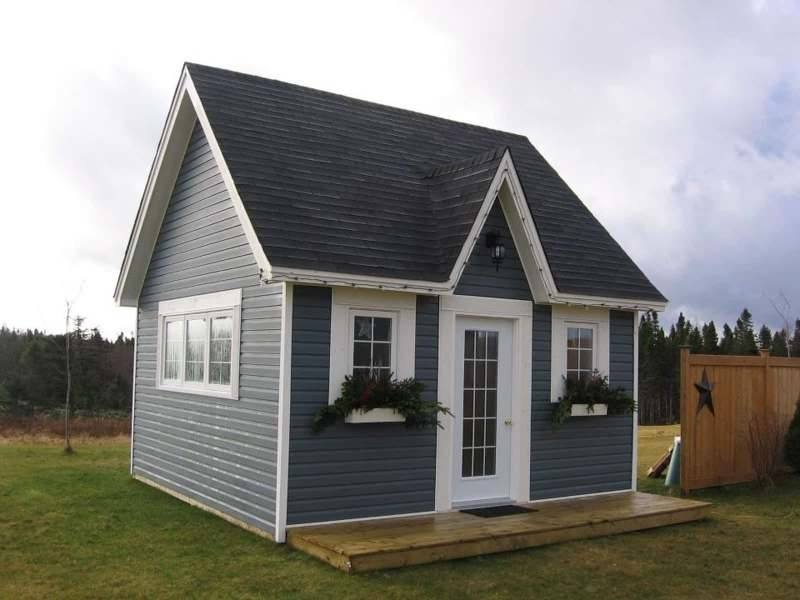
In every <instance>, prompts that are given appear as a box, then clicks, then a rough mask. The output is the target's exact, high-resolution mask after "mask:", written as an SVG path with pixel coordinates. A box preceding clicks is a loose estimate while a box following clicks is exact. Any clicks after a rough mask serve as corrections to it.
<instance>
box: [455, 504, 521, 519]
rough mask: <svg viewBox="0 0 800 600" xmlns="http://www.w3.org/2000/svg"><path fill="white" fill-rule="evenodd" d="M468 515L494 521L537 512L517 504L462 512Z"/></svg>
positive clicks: (468, 509) (467, 509) (466, 509)
mask: <svg viewBox="0 0 800 600" xmlns="http://www.w3.org/2000/svg"><path fill="white" fill-rule="evenodd" d="M461 512H462V513H464V514H467V515H473V516H475V517H481V518H483V519H493V518H494V517H507V516H509V515H519V514H522V513H528V512H536V509H535V508H526V507H524V506H518V505H516V504H504V505H503V506H483V507H481V508H465V509H464V510H462V511H461Z"/></svg>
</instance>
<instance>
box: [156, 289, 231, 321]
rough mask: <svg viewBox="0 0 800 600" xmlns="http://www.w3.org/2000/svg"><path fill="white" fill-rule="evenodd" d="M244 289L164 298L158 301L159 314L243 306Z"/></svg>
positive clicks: (166, 314)
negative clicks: (173, 298) (171, 298)
mask: <svg viewBox="0 0 800 600" xmlns="http://www.w3.org/2000/svg"><path fill="white" fill-rule="evenodd" d="M241 304H242V290H241V288H238V289H235V290H226V291H224V292H214V293H212V294H202V295H199V296H188V297H186V298H176V299H175V300H162V301H161V302H159V303H158V314H159V316H161V315H165V316H168V315H175V314H186V313H193V312H206V311H209V310H223V309H226V308H233V307H236V306H241Z"/></svg>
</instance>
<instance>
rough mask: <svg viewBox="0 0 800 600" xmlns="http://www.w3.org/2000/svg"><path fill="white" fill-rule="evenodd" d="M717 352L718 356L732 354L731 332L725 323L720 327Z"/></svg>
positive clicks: (732, 341)
mask: <svg viewBox="0 0 800 600" xmlns="http://www.w3.org/2000/svg"><path fill="white" fill-rule="evenodd" d="M719 352H720V354H733V353H734V340H733V331H732V330H731V328H730V326H729V325H728V324H727V323H725V324H724V325H723V326H722V339H721V340H720V342H719Z"/></svg>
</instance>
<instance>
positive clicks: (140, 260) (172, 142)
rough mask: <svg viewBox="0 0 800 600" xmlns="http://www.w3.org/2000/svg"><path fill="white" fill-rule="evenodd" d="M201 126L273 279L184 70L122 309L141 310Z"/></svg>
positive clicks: (138, 228)
mask: <svg viewBox="0 0 800 600" xmlns="http://www.w3.org/2000/svg"><path fill="white" fill-rule="evenodd" d="M195 122H199V123H200V125H201V127H202V128H203V133H204V134H205V136H206V139H207V140H208V145H209V147H210V148H211V153H212V155H213V156H214V160H215V161H216V163H217V167H218V168H219V170H220V173H221V175H222V179H223V181H224V182H225V186H226V188H227V190H228V194H229V195H230V198H231V202H232V204H233V207H234V209H235V211H236V214H237V216H238V217H239V222H240V223H241V226H242V229H243V230H244V232H245V237H246V238H247V241H248V243H249V245H250V250H251V251H252V253H253V256H254V257H255V259H256V262H257V264H258V266H259V267H260V268H261V270H262V273H263V277H264V278H266V279H269V277H270V272H271V265H270V263H269V261H268V260H267V256H266V254H265V253H264V248H263V246H262V245H261V243H260V242H259V241H258V237H257V236H256V233H255V230H254V229H253V224H252V222H251V221H250V217H249V216H248V215H247V211H246V210H245V208H244V205H243V204H242V199H241V197H240V196H239V192H238V191H237V189H236V185H235V184H234V181H233V177H232V176H231V173H230V170H229V169H228V165H227V163H226V162H225V157H224V156H223V155H222V152H221V150H220V148H219V144H218V143H217V139H216V137H215V135H214V131H213V130H212V128H211V125H210V123H209V121H208V117H207V116H206V113H205V109H204V108H203V104H202V102H201V101H200V98H199V96H198V94H197V90H196V89H195V87H194V83H193V82H192V79H191V76H190V75H189V71H188V69H187V68H186V67H184V69H183V71H182V72H181V76H180V78H179V80H178V86H177V88H176V90H175V94H174V96H173V98H172V103H171V104H170V109H169V113H168V114H167V120H166V123H165V124H164V129H163V130H162V132H161V137H160V139H159V142H158V147H157V149H156V155H155V158H154V159H153V164H152V166H151V168H150V173H149V174H148V176H147V182H146V184H145V189H144V193H143V194H142V199H141V201H140V203H139V209H138V211H137V213H136V220H135V221H134V225H133V230H132V232H131V236H130V239H129V241H128V246H127V248H126V251H125V257H124V258H123V261H122V267H121V269H120V272H119V276H118V278H117V285H116V288H115V290H114V299H115V301H116V303H117V304H118V305H120V306H135V304H136V302H137V300H138V297H139V293H140V292H141V288H142V285H143V283H144V278H145V275H146V272H147V267H148V265H149V263H150V259H151V257H152V254H153V249H154V248H155V244H156V241H157V239H158V232H159V230H160V229H161V223H162V221H163V220H164V215H165V213H166V210H167V207H168V206H169V201H170V198H171V196H172V191H173V188H174V187H175V180H176V178H177V176H178V172H179V171H180V168H181V165H182V164H183V158H184V155H185V154H186V148H187V146H188V143H189V139H190V138H191V133H192V129H193V128H194V124H195Z"/></svg>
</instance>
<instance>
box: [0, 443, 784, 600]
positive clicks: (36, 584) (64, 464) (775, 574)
mask: <svg viewBox="0 0 800 600" xmlns="http://www.w3.org/2000/svg"><path fill="white" fill-rule="evenodd" d="M672 435H674V429H672V428H642V440H641V448H640V459H641V461H640V463H641V464H640V467H641V469H642V470H645V469H646V467H647V465H648V464H649V463H651V462H652V461H653V460H655V458H656V457H657V456H658V454H660V453H661V452H663V450H664V449H665V448H666V446H668V445H669V442H670V439H671V436H672ZM76 449H77V453H76V454H75V455H72V456H65V455H63V454H62V453H61V449H60V448H59V447H58V446H57V445H52V444H31V443H27V444H26V443H18V442H14V441H10V442H9V441H6V442H4V443H0V598H13V599H15V600H17V599H22V598H67V597H93V598H110V597H142V598H144V597H154V596H159V597H176V598H183V597H186V596H194V597H270V596H277V597H281V598H321V597H343V598H362V597H365V598H426V597H434V596H435V597H443V598H470V597H479V598H581V597H585V596H588V595H592V596H594V595H596V596H598V597H601V598H602V597H605V598H613V599H614V600H619V599H623V598H642V597H646V598H647V600H652V599H656V598H685V597H693V598H724V597H727V598H798V597H800V578H799V577H798V575H799V574H800V570H798V569H800V567H799V566H798V565H800V478H797V477H794V478H791V479H790V480H787V481H786V482H784V483H782V484H781V485H780V486H779V487H778V488H777V489H773V490H771V491H769V492H766V493H765V492H762V491H754V490H751V489H748V488H746V487H738V488H729V489H722V490H715V491H713V492H706V493H703V494H699V495H698V496H699V497H700V498H702V499H705V500H710V501H711V502H714V504H715V507H714V509H713V513H712V518H711V519H710V520H707V521H705V522H701V523H694V524H689V525H680V526H676V527H668V528H663V529H658V530H653V531H648V532H639V533H632V534H627V535H622V536H617V537H611V538H604V539H597V540H589V541H585V542H574V543H569V544H560V545H556V546H550V547H545V548H535V549H531V550H526V551H519V552H512V553H508V554H501V555H494V556H486V557H480V558H474V559H466V560H460V561H453V562H449V563H439V564H433V565H424V566H420V567H412V568H406V569H400V570H396V571H386V572H379V573H370V574H365V575H351V576H348V575H345V574H343V573H340V572H338V571H336V570H334V569H333V568H331V567H329V566H327V565H324V564H322V563H319V562H317V561H315V560H314V559H311V558H309V557H307V556H305V555H303V554H300V553H299V552H295V551H292V550H290V549H288V548H287V547H286V546H278V545H275V544H272V543H271V542H268V541H265V540H262V539H261V538H259V537H257V536H255V535H253V534H250V533H248V532H246V531H243V530H241V529H239V528H237V527H235V526H233V525H229V524H228V523H226V522H225V521H223V520H221V519H219V518H216V517H214V516H211V515H208V514H206V513H204V512H202V511H200V510H198V509H195V508H192V507H190V506H188V505H186V504H183V503H182V502H180V501H178V500H175V499H173V498H171V497H169V496H167V495H166V494H163V493H161V492H158V491H156V490H153V489H150V488H149V487H147V486H145V485H143V484H141V483H138V482H135V481H132V480H131V479H130V478H129V477H128V472H127V460H128V448H127V446H126V445H125V442H119V441H114V442H92V443H85V444H78V445H77V448H76ZM587 460H591V457H587ZM641 487H642V489H644V490H646V491H656V492H659V493H664V490H663V481H650V480H643V481H642V483H641Z"/></svg>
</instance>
